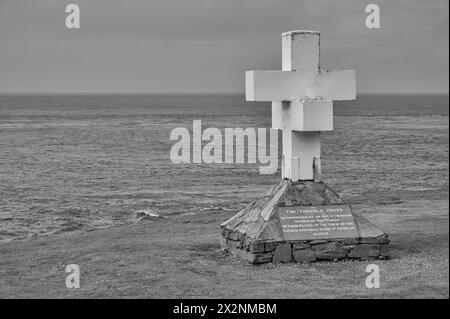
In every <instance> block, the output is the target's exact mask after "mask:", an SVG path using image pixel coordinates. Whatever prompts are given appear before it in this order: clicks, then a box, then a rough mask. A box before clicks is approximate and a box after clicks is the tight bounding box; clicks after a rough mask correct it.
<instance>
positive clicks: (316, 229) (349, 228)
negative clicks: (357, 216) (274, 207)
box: [278, 205, 358, 241]
mask: <svg viewBox="0 0 450 319" xmlns="http://www.w3.org/2000/svg"><path fill="white" fill-rule="evenodd" d="M278 218H279V219H280V223H281V227H282V230H283V234H284V239H285V240H288V241H289V240H314V239H337V238H355V237H358V231H357V229H356V224H355V220H354V219H353V215H352V212H351V208H350V206H349V205H324V206H291V207H278Z"/></svg>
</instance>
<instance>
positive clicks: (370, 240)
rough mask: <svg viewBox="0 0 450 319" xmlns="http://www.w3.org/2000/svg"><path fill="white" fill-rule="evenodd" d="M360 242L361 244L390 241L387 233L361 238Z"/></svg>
mask: <svg viewBox="0 0 450 319" xmlns="http://www.w3.org/2000/svg"><path fill="white" fill-rule="evenodd" d="M359 242H360V243H361V244H387V243H389V238H388V236H387V235H385V234H383V235H380V236H377V237H365V238H360V240H359Z"/></svg>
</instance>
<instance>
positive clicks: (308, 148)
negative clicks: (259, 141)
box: [281, 130, 320, 182]
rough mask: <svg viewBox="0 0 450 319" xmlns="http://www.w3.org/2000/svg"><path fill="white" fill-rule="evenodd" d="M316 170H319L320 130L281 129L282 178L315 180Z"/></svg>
mask: <svg viewBox="0 0 450 319" xmlns="http://www.w3.org/2000/svg"><path fill="white" fill-rule="evenodd" d="M314 162H316V165H314ZM315 167H316V170H315ZM317 170H320V132H297V131H290V130H283V159H282V165H281V174H282V178H286V179H289V180H292V181H294V182H295V181H298V180H303V181H308V180H317V179H318V178H317V176H318V175H317V173H319V172H318V171H317ZM315 171H316V174H314V173H315ZM315 175H316V176H315ZM319 175H320V173H319ZM315 177H316V178H315ZM319 179H320V178H319Z"/></svg>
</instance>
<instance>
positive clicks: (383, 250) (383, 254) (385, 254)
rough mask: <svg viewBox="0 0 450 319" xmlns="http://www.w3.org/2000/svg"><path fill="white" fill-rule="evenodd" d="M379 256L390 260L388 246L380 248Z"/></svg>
mask: <svg viewBox="0 0 450 319" xmlns="http://www.w3.org/2000/svg"><path fill="white" fill-rule="evenodd" d="M380 256H381V257H385V258H391V252H390V250H389V245H388V244H384V245H381V246H380Z"/></svg>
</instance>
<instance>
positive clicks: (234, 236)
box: [229, 231, 240, 240]
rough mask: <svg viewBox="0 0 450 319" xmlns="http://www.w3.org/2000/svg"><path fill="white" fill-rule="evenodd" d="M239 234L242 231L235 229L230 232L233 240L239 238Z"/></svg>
mask: <svg viewBox="0 0 450 319" xmlns="http://www.w3.org/2000/svg"><path fill="white" fill-rule="evenodd" d="M239 236H240V233H239V232H238V231H234V232H232V233H231V234H230V237H229V238H230V239H231V240H239Z"/></svg>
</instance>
